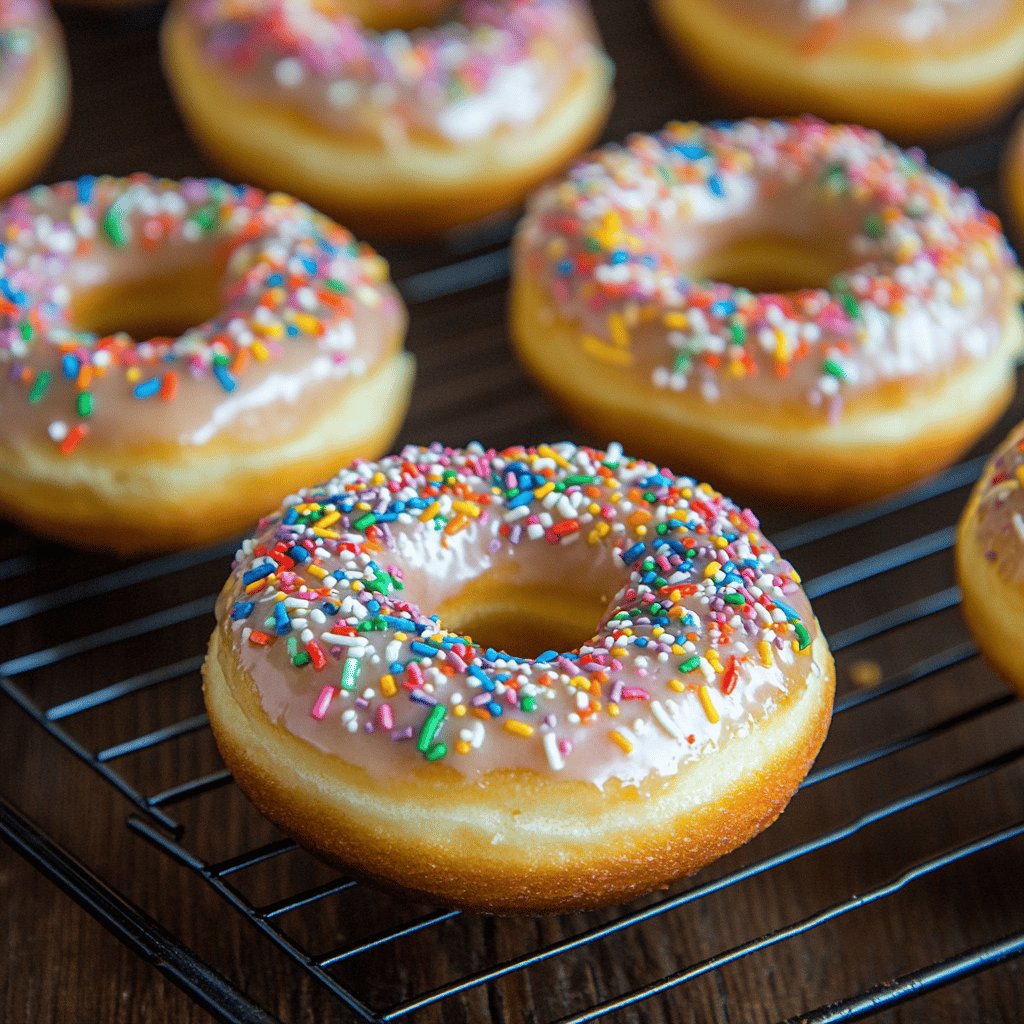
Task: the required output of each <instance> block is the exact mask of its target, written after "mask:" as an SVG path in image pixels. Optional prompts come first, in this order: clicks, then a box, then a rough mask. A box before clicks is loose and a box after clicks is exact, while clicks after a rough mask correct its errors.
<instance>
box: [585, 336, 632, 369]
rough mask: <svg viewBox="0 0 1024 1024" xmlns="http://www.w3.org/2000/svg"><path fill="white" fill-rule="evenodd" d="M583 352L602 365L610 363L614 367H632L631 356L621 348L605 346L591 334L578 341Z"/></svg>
mask: <svg viewBox="0 0 1024 1024" xmlns="http://www.w3.org/2000/svg"><path fill="white" fill-rule="evenodd" d="M580 345H581V346H582V348H583V351H584V352H586V353H587V355H588V356H593V357H594V358H595V359H600V360H601V362H603V363H612V364H613V365H615V366H632V365H633V354H632V353H631V352H629V351H627V350H626V349H623V348H613V347H612V346H611V345H606V344H605V343H604V342H603V341H601V339H600V338H595V337H594V336H593V335H591V334H585V335H584V336H583V338H582V339H581V340H580Z"/></svg>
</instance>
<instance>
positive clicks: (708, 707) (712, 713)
mask: <svg viewBox="0 0 1024 1024" xmlns="http://www.w3.org/2000/svg"><path fill="white" fill-rule="evenodd" d="M697 695H698V696H699V697H700V704H701V707H702V708H704V714H705V715H707V716H708V721H709V722H710V723H711V724H712V725H715V724H717V722H718V721H719V717H718V711H717V710H716V709H715V704H714V701H712V699H711V691H710V690H709V689H708V688H707V687H706V686H705V685H704V684H703V683H702V684H701V686H700V689H699V690H698V691H697Z"/></svg>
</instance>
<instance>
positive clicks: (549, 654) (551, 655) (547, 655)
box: [535, 651, 558, 665]
mask: <svg viewBox="0 0 1024 1024" xmlns="http://www.w3.org/2000/svg"><path fill="white" fill-rule="evenodd" d="M557 657H558V651H545V652H544V653H543V654H538V655H537V658H536V659H535V660H536V661H537V663H538V664H541V665H544V664H546V663H547V662H549V661H554V660H555V659H556V658H557Z"/></svg>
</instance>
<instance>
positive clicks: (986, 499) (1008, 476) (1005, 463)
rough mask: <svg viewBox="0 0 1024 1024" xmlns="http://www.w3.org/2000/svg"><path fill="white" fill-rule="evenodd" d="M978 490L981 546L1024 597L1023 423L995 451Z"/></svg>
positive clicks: (998, 569) (978, 520)
mask: <svg viewBox="0 0 1024 1024" xmlns="http://www.w3.org/2000/svg"><path fill="white" fill-rule="evenodd" d="M979 488H980V490H979V498H978V511H977V526H976V530H977V537H978V542H979V546H980V547H981V548H982V549H983V550H984V552H985V558H986V559H987V560H988V561H989V562H991V563H993V564H994V565H995V568H996V570H997V571H998V572H999V573H1000V575H1002V576H1003V577H1004V578H1005V579H1007V580H1010V581H1013V582H1014V583H1015V584H1016V585H1017V586H1018V587H1019V589H1020V592H1021V594H1022V595H1024V422H1022V423H1019V424H1017V426H1016V427H1014V429H1013V430H1012V431H1011V432H1010V434H1009V436H1008V437H1007V438H1006V440H1005V441H1003V443H1002V444H1001V445H1000V446H999V448H998V449H997V450H996V452H995V454H994V455H993V456H992V459H991V461H990V462H989V464H988V465H987V466H986V467H985V475H984V476H983V477H982V480H981V483H980V484H979Z"/></svg>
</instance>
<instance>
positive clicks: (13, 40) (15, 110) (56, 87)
mask: <svg viewBox="0 0 1024 1024" xmlns="http://www.w3.org/2000/svg"><path fill="white" fill-rule="evenodd" d="M67 115H68V69H67V56H66V55H65V53H64V40H63V38H62V36H61V31H60V28H59V27H58V25H57V19H56V18H54V16H53V12H52V11H51V10H50V7H49V5H48V4H44V3H41V2H40V0H4V2H3V3H0V195H7V194H8V193H9V192H12V191H14V189H16V188H17V187H18V186H19V185H21V184H22V183H23V182H25V181H27V180H29V179H31V178H32V176H33V175H34V174H35V173H36V172H37V171H38V170H39V169H40V168H41V167H42V165H43V164H44V163H45V162H46V161H47V160H48V159H49V157H50V155H51V153H52V152H53V150H54V149H55V148H56V146H57V143H58V142H59V141H60V137H61V135H62V134H63V132H64V126H65V123H66V122H67Z"/></svg>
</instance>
